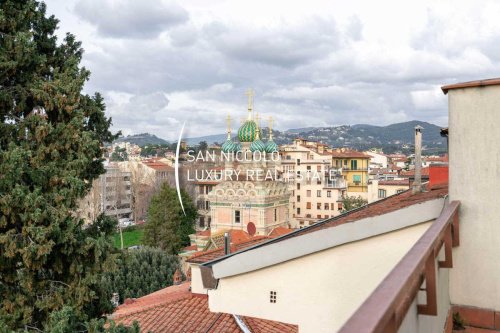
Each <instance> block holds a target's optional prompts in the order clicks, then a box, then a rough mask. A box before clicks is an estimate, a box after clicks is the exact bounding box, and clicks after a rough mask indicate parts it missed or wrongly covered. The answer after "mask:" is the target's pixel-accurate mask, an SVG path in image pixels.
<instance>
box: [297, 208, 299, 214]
mask: <svg viewBox="0 0 500 333" xmlns="http://www.w3.org/2000/svg"><path fill="white" fill-rule="evenodd" d="M297 215H300V207H299V208H297Z"/></svg>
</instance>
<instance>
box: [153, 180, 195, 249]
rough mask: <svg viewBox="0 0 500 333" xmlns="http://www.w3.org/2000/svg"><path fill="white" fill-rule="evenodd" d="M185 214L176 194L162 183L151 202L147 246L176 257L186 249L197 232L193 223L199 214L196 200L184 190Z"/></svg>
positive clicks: (182, 192) (182, 194) (182, 195)
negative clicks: (191, 237) (194, 202)
mask: <svg viewBox="0 0 500 333" xmlns="http://www.w3.org/2000/svg"><path fill="white" fill-rule="evenodd" d="M181 197H182V202H183V204H184V211H185V212H186V215H184V213H183V212H182V208H181V205H180V203H179V199H178V197H177V192H176V190H175V189H173V188H171V187H170V186H169V185H168V184H167V183H163V184H162V187H161V189H160V192H158V193H157V194H156V195H155V196H153V198H152V199H151V204H150V206H149V210H148V222H147V223H146V227H145V230H144V239H143V242H144V244H145V245H149V246H153V247H159V248H161V249H163V250H165V251H167V253H169V254H177V253H178V252H179V250H180V249H181V248H182V247H183V246H187V245H189V235H190V234H192V233H194V232H195V230H194V221H195V220H196V217H197V215H198V213H197V210H196V207H195V206H194V204H193V201H192V200H191V198H190V197H189V195H188V194H187V193H186V191H184V190H181Z"/></svg>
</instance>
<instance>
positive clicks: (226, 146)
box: [221, 91, 278, 154]
mask: <svg viewBox="0 0 500 333" xmlns="http://www.w3.org/2000/svg"><path fill="white" fill-rule="evenodd" d="M247 95H248V116H247V119H246V120H245V121H244V122H243V124H242V125H241V126H240V128H239V129H238V136H237V138H238V141H239V142H235V141H233V139H232V137H231V117H230V116H227V139H226V141H225V142H224V143H223V144H222V147H221V149H222V151H223V152H224V153H237V152H240V151H243V152H244V151H251V152H253V153H254V152H261V153H268V154H272V153H275V152H278V145H277V144H276V143H275V142H274V141H273V136H272V135H273V134H272V118H271V117H270V119H269V139H268V141H267V142H266V143H265V142H263V141H262V140H261V129H260V124H259V118H258V115H257V116H256V117H254V115H253V105H252V97H253V92H252V91H248V92H247Z"/></svg>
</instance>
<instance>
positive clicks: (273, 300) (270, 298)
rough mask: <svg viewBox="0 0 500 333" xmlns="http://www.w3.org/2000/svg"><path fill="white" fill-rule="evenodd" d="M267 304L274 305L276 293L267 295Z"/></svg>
mask: <svg viewBox="0 0 500 333" xmlns="http://www.w3.org/2000/svg"><path fill="white" fill-rule="evenodd" d="M269 302H271V303H276V292H275V291H271V292H270V293H269Z"/></svg>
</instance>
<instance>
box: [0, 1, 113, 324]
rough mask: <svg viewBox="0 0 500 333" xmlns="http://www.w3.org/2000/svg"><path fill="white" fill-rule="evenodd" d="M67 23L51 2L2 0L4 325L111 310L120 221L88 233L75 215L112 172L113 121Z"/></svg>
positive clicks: (0, 264)
mask: <svg viewBox="0 0 500 333" xmlns="http://www.w3.org/2000/svg"><path fill="white" fill-rule="evenodd" d="M57 24H58V21H57V19H56V18H55V17H54V16H50V17H47V15H46V7H45V4H44V3H43V2H38V1H35V0H2V1H1V2H0V322H3V324H2V325H4V326H7V327H9V328H10V329H11V330H18V329H24V328H26V327H33V328H38V329H44V327H47V326H46V325H47V323H48V322H49V317H50V315H51V314H52V316H53V317H52V320H54V318H56V317H57V315H62V314H64V313H71V316H72V318H73V319H74V320H75V321H77V322H78V321H85V320H89V319H90V318H92V317H96V316H100V315H101V314H102V313H104V312H107V311H109V310H110V304H109V301H108V300H109V295H108V293H107V292H106V291H105V290H104V289H103V288H101V286H100V284H101V283H100V281H101V273H102V272H103V271H104V270H106V267H112V265H113V257H112V256H111V255H110V254H111V252H112V248H113V247H112V243H111V239H110V237H109V236H110V233H111V232H112V230H113V228H114V226H113V222H112V221H110V220H109V219H107V218H104V217H101V218H100V219H99V221H96V224H95V225H94V226H93V227H91V228H88V229H84V228H83V222H82V220H80V219H78V218H76V217H75V213H74V212H75V209H76V208H77V202H78V199H80V198H82V197H83V196H84V195H85V194H86V193H87V192H88V191H89V189H90V187H91V184H92V181H93V180H94V179H96V178H97V177H98V176H99V175H100V174H102V173H103V172H104V169H103V165H102V159H101V156H102V151H101V147H102V145H103V143H104V142H110V141H111V140H112V139H113V138H114V136H113V135H112V133H111V132H110V131H109V127H110V124H111V119H108V118H106V116H105V114H104V109H105V106H104V102H103V99H102V97H101V96H100V95H99V94H98V93H96V94H95V95H93V96H89V95H86V94H83V93H82V88H83V86H84V83H85V82H86V81H87V80H88V78H89V75H90V72H89V71H88V70H86V69H85V68H83V67H80V61H81V59H82V54H83V49H82V48H81V44H80V43H79V42H78V41H76V40H75V37H74V36H73V35H71V34H67V35H66V38H65V39H64V40H63V41H62V42H61V43H58V41H57V38H56V36H55V34H54V33H55V31H56V29H57ZM54 316H56V317H54ZM73 319H72V320H73ZM0 326H1V325H0Z"/></svg>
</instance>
